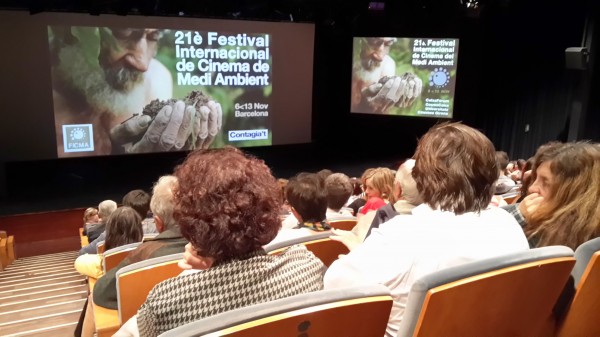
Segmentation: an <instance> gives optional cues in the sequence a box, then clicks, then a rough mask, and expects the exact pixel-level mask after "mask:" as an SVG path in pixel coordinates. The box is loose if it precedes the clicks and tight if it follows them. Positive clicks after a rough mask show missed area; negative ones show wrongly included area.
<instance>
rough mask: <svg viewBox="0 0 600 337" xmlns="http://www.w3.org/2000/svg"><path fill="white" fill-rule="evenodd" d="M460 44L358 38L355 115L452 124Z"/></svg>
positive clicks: (354, 71)
mask: <svg viewBox="0 0 600 337" xmlns="http://www.w3.org/2000/svg"><path fill="white" fill-rule="evenodd" d="M457 60H458V39H452V38H447V39H444V38H404V37H355V38H354V40H353V54H352V85H351V102H350V107H351V111H352V112H355V113H367V114H384V115H395V116H415V117H434V118H452V112H453V108H454V90H455V84H456V70H457Z"/></svg>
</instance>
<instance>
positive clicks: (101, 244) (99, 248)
mask: <svg viewBox="0 0 600 337" xmlns="http://www.w3.org/2000/svg"><path fill="white" fill-rule="evenodd" d="M96 251H97V253H98V254H103V253H104V241H100V242H98V244H97V245H96Z"/></svg>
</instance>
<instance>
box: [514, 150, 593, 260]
mask: <svg viewBox="0 0 600 337" xmlns="http://www.w3.org/2000/svg"><path fill="white" fill-rule="evenodd" d="M546 162H548V163H550V165H549V167H550V172H551V173H552V175H553V179H552V182H551V183H550V186H549V193H548V196H547V197H545V198H544V202H543V204H542V205H541V206H540V207H539V208H538V210H537V211H536V212H534V213H533V214H532V215H531V219H530V221H529V223H528V226H527V227H526V230H525V233H526V234H527V235H528V237H537V238H538V246H547V245H566V246H569V247H571V248H572V249H576V248H577V246H579V245H580V244H582V243H583V242H585V241H588V240H590V239H592V238H594V237H597V236H600V206H599V204H598V196H600V148H599V147H598V146H597V145H595V144H590V143H586V142H577V143H566V144H560V143H551V144H546V145H544V146H542V147H540V149H539V150H538V151H537V153H536V155H535V157H534V163H533V169H532V176H531V180H532V181H535V180H536V179H537V169H538V168H539V167H540V165H542V164H543V163H546Z"/></svg>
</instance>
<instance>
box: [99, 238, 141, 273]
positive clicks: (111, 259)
mask: <svg viewBox="0 0 600 337" xmlns="http://www.w3.org/2000/svg"><path fill="white" fill-rule="evenodd" d="M140 244H141V242H134V243H130V244H126V245H123V246H119V247H115V248H113V249H109V250H107V251H105V252H104V254H103V258H102V269H103V270H104V273H105V274H106V272H107V271H109V270H111V269H113V268H114V267H116V266H117V265H118V264H119V263H121V261H123V259H124V258H125V257H126V256H127V255H129V252H131V251H132V250H134V249H136V248H137V247H138V246H139V245H140Z"/></svg>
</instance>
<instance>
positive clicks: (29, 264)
mask: <svg viewBox="0 0 600 337" xmlns="http://www.w3.org/2000/svg"><path fill="white" fill-rule="evenodd" d="M76 259H77V256H73V257H66V258H54V259H44V260H39V261H27V262H20V263H16V262H15V263H14V264H11V265H10V266H8V267H7V268H6V269H7V270H11V269H13V268H22V267H34V266H40V265H52V264H58V263H64V262H69V261H75V260H76Z"/></svg>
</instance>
